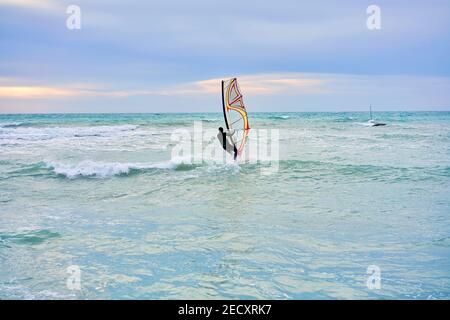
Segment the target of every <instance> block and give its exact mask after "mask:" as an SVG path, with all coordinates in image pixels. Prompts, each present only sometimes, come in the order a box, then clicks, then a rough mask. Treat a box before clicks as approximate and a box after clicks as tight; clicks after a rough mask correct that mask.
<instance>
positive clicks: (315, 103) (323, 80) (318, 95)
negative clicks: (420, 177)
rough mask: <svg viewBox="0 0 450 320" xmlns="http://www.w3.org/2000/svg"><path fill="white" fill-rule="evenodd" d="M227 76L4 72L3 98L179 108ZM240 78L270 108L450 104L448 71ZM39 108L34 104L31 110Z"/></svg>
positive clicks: (213, 93)
mask: <svg viewBox="0 0 450 320" xmlns="http://www.w3.org/2000/svg"><path fill="white" fill-rule="evenodd" d="M229 78H231V76H223V77H220V78H211V79H203V80H197V81H192V82H187V83H180V84H177V85H170V86H150V87H146V88H143V87H128V88H118V87H117V85H116V86H114V85H113V84H111V83H109V84H108V83H104V84H95V83H77V84H75V83H72V84H66V85H59V86H53V85H49V84H42V83H38V82H33V83H30V82H28V83H27V82H26V81H25V80H23V79H12V78H11V79H8V78H0V104H1V102H2V100H3V102H7V103H8V104H9V108H10V110H11V108H13V107H14V106H15V105H16V104H17V105H22V106H23V105H24V104H26V103H27V101H31V100H32V101H33V103H34V102H38V101H40V102H43V101H45V100H46V101H48V102H49V103H51V101H53V100H54V101H55V103H62V104H65V103H69V101H73V100H74V99H84V100H83V104H84V103H85V104H86V105H92V104H94V101H95V105H100V104H101V103H103V102H104V103H105V104H106V103H107V102H108V103H111V102H112V101H117V103H120V104H121V106H122V108H125V106H126V103H127V100H126V99H127V98H130V97H140V99H139V100H136V99H135V100H133V101H140V103H141V104H142V106H141V107H139V108H137V109H136V110H135V111H153V112H160V111H161V110H160V109H157V110H148V109H146V108H147V107H148V105H159V103H154V102H155V101H165V102H168V101H173V105H171V106H170V107H169V106H165V107H164V108H163V107H161V108H163V110H164V111H174V112H176V111H180V108H185V107H186V105H189V104H191V105H198V102H199V101H203V102H202V103H204V102H205V101H211V102H212V103H215V101H217V99H219V100H220V92H221V85H220V84H221V80H222V79H229ZM237 78H238V81H239V84H240V87H241V90H242V92H243V94H244V95H245V97H246V98H248V101H249V102H251V103H253V105H255V106H256V108H257V109H256V111H257V110H261V111H270V110H271V109H268V108H273V107H274V103H275V102H276V103H277V107H280V106H282V108H284V109H286V110H289V111H306V110H311V108H313V109H314V110H318V109H320V110H329V109H330V108H332V109H333V110H336V111H339V110H341V111H344V110H349V109H351V108H355V107H357V106H366V105H368V104H370V103H372V104H375V105H377V106H379V107H383V108H388V109H394V110H396V109H397V108H403V107H404V106H408V107H410V108H413V109H419V108H420V109H421V110H423V109H424V108H425V109H426V110H427V109H429V108H438V109H448V106H449V101H450V93H449V92H450V78H448V77H419V76H401V75H398V76H384V75H351V74H322V73H274V74H255V75H237ZM122 99H123V100H122ZM161 99H164V100H161ZM167 99H171V100H167ZM205 99H206V100H205ZM175 101H176V102H175ZM31 103H32V102H30V104H31ZM3 106H6V103H3ZM4 108H5V107H3V109H4ZM55 108H56V107H55ZM80 108H81V106H80ZM205 108H206V107H205ZM308 108H309V109H308ZM1 109H2V108H0V112H2V111H3V112H6V109H4V110H1ZM38 109H39V108H33V111H35V110H38ZM208 110H209V109H208ZM92 112H95V110H92Z"/></svg>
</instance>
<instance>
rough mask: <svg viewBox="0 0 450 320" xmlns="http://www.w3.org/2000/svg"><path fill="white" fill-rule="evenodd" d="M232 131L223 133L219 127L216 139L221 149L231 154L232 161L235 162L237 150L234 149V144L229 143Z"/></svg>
mask: <svg viewBox="0 0 450 320" xmlns="http://www.w3.org/2000/svg"><path fill="white" fill-rule="evenodd" d="M234 132H235V131H234V130H227V131H224V130H223V128H222V127H219V133H218V134H217V139H219V141H220V143H221V145H222V148H223V149H224V150H225V151H226V152H228V153H229V154H233V158H234V160H236V158H237V155H238V150H237V148H236V145H235V144H234V143H230V140H231V141H233V140H232V139H231V136H232V135H233V134H234Z"/></svg>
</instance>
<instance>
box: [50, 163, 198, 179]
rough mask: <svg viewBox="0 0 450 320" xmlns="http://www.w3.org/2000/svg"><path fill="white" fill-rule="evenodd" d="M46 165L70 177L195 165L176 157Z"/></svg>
mask: <svg viewBox="0 0 450 320" xmlns="http://www.w3.org/2000/svg"><path fill="white" fill-rule="evenodd" d="M44 166H45V168H47V169H50V170H51V171H52V172H53V173H55V174H57V175H58V176H63V177H65V178H68V179H76V178H82V177H85V178H88V177H91V178H108V177H113V176H121V175H130V174H133V173H138V172H143V171H146V170H151V169H166V170H169V169H171V170H180V171H182V170H191V169H194V168H195V165H194V164H192V163H191V162H190V160H189V159H184V158H174V159H172V160H170V161H165V162H158V163H122V162H96V161H91V160H86V161H82V162H79V163H77V164H65V163H58V162H44Z"/></svg>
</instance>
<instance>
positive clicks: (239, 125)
mask: <svg viewBox="0 0 450 320" xmlns="http://www.w3.org/2000/svg"><path fill="white" fill-rule="evenodd" d="M222 104H223V115H224V118H225V125H226V126H227V129H228V130H234V131H235V133H234V134H233V135H232V136H231V140H232V141H233V143H234V145H235V146H236V148H237V150H238V154H241V153H242V152H243V150H244V147H245V144H246V142H247V137H248V132H249V129H250V126H249V123H248V116H247V110H246V109H245V105H244V99H243V97H242V94H241V91H240V90H239V86H238V82H237V79H236V78H233V79H230V80H225V81H222Z"/></svg>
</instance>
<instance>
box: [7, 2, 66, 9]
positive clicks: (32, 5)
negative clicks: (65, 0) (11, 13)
mask: <svg viewBox="0 0 450 320" xmlns="http://www.w3.org/2000/svg"><path fill="white" fill-rule="evenodd" d="M0 6H9V7H19V8H25V9H37V10H43V11H53V12H57V11H61V10H64V7H63V6H62V5H61V4H60V3H58V2H57V1H53V0H0ZM62 12H64V11H62Z"/></svg>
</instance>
